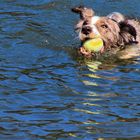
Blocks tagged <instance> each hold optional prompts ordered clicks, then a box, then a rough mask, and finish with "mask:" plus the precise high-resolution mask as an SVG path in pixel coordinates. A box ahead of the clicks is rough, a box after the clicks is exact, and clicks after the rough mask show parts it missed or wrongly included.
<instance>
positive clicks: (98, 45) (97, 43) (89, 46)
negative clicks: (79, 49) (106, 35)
mask: <svg viewBox="0 0 140 140" xmlns="http://www.w3.org/2000/svg"><path fill="white" fill-rule="evenodd" d="M83 47H84V48H85V49H86V50H87V51H89V52H99V51H100V50H101V49H102V47H103V40H102V39H101V38H94V39H90V40H87V41H86V42H85V43H84V44H83Z"/></svg>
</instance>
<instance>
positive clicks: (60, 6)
mask: <svg viewBox="0 0 140 140" xmlns="http://www.w3.org/2000/svg"><path fill="white" fill-rule="evenodd" d="M81 4H85V5H86V6H92V7H93V8H94V9H95V10H96V12H97V13H98V14H99V15H105V14H108V13H110V12H112V11H119V12H122V13H124V14H126V15H130V16H133V15H135V16H137V17H139V15H140V11H139V7H140V3H139V0H134V1H132V0H127V1H123V0H120V1H112V0H102V1H101V0H94V1H93V0H88V1H86V0H76V1H73V0H32V1H27V0H1V2H0V21H1V22H0V139H2V140H4V139H6V140H15V139H19V140H30V139H31V140H35V139H37V140H46V139H47V140H56V139H58V140H94V139H97V140H126V139H132V140H140V59H139V58H137V59H133V60H129V61H128V60H126V61H115V62H114V61H112V60H111V61H109V60H104V61H103V62H100V61H91V60H85V59H82V58H80V56H78V55H77V54H76V47H77V46H78V45H79V44H80V42H79V41H78V40H77V39H76V38H77V37H76V34H75V33H74V31H73V26H74V24H75V22H76V20H77V19H78V16H77V15H75V14H73V13H71V11H70V8H71V7H73V6H75V5H81Z"/></svg>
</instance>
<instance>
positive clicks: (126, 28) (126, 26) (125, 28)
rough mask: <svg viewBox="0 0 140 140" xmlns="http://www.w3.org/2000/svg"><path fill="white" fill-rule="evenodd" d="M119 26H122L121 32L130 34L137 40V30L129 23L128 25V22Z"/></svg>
mask: <svg viewBox="0 0 140 140" xmlns="http://www.w3.org/2000/svg"><path fill="white" fill-rule="evenodd" d="M119 26H120V30H121V31H122V32H126V33H129V34H130V35H132V36H133V37H134V39H135V40H136V37H137V32H136V29H135V28H134V27H133V26H132V25H130V24H129V23H127V21H124V22H120V23H119Z"/></svg>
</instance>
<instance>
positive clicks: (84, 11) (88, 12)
mask: <svg viewBox="0 0 140 140" xmlns="http://www.w3.org/2000/svg"><path fill="white" fill-rule="evenodd" d="M71 10H72V12H74V13H78V14H80V18H81V19H87V18H91V17H92V16H94V11H93V10H92V9H91V8H86V7H84V6H79V7H75V8H72V9H71Z"/></svg>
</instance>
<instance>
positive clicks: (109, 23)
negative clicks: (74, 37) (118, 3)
mask: <svg viewBox="0 0 140 140" xmlns="http://www.w3.org/2000/svg"><path fill="white" fill-rule="evenodd" d="M72 11H73V12H76V13H79V14H80V20H79V22H78V23H77V25H76V30H77V31H78V34H79V38H80V40H81V42H82V43H84V42H85V41H86V40H88V39H92V38H94V37H97V36H98V37H100V38H101V39H102V40H103V42H104V48H105V49H107V48H112V47H116V46H118V45H124V43H125V42H126V43H127V42H129V41H131V40H133V39H134V38H135V36H136V31H135V28H133V27H132V26H131V25H128V24H127V23H126V22H125V18H124V16H123V15H121V14H119V13H117V12H115V13H112V14H110V15H109V16H106V17H98V16H95V15H94V11H93V10H92V9H90V8H85V7H76V8H73V9H72Z"/></svg>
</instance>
